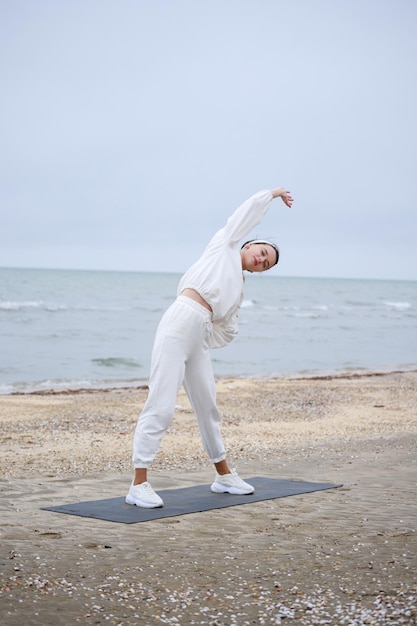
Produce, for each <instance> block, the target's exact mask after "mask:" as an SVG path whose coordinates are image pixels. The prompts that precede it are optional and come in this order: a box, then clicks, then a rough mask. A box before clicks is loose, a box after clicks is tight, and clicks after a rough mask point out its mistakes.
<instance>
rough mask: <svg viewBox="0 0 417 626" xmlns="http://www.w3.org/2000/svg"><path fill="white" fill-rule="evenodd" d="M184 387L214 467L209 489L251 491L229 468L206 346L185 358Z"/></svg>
mask: <svg viewBox="0 0 417 626" xmlns="http://www.w3.org/2000/svg"><path fill="white" fill-rule="evenodd" d="M184 388H185V390H186V392H187V395H188V397H189V399H190V402H191V405H192V407H193V409H194V412H195V414H196V416H197V420H198V425H199V427H200V433H201V438H202V440H203V444H204V447H205V449H206V451H207V454H208V455H209V457H210V460H211V461H212V463H214V466H215V468H216V476H215V479H214V482H213V484H212V485H211V491H214V492H215V493H231V494H240V495H243V494H251V493H253V492H254V488H253V486H252V485H250V484H249V483H247V482H245V481H244V480H242V479H241V478H240V477H239V476H238V474H237V473H236V471H235V470H233V471H230V468H229V466H228V463H227V461H226V452H225V449H224V445H223V440H222V436H221V433H220V422H221V418H220V414H219V411H218V409H217V405H216V384H215V380H214V376H213V370H212V365H211V361H210V354H209V351H208V350H207V349H206V348H201V349H200V350H198V351H196V352H195V353H194V354H193V356H192V358H190V359H189V360H188V361H187V364H186V369H185V375H184Z"/></svg>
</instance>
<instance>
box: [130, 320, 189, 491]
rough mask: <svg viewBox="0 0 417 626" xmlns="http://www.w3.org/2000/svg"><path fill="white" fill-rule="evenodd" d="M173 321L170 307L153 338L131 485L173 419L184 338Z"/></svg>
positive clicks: (140, 475) (144, 474) (138, 479)
mask: <svg viewBox="0 0 417 626" xmlns="http://www.w3.org/2000/svg"><path fill="white" fill-rule="evenodd" d="M175 320H176V316H175V314H173V311H171V310H169V314H168V315H167V314H166V315H165V316H164V318H163V319H162V321H161V324H160V325H159V327H158V331H157V334H156V337H155V344H154V348H153V351H152V362H151V372H150V377H149V395H148V399H147V401H146V403H145V406H144V407H143V410H142V413H141V415H140V417H139V420H138V423H137V426H136V431H135V436H134V442H133V465H134V468H135V478H134V484H138V483H140V482H145V481H146V479H147V472H146V470H147V467H148V465H150V463H151V462H152V461H153V459H154V458H155V455H156V453H157V451H158V448H159V445H160V443H161V439H162V437H163V435H164V433H165V432H166V430H167V428H168V426H169V424H170V422H171V420H172V416H173V414H174V410H175V402H176V398H177V394H178V391H179V389H180V387H181V384H182V381H183V378H184V370H185V360H186V352H187V341H186V340H184V339H183V338H181V337H179V336H178V334H179V333H178V328H177V326H178V324H177V326H176V321H175Z"/></svg>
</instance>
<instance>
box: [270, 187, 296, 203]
mask: <svg viewBox="0 0 417 626" xmlns="http://www.w3.org/2000/svg"><path fill="white" fill-rule="evenodd" d="M271 193H272V197H273V198H282V201H283V203H284V204H286V205H287V206H288V207H290V208H291V205H292V203H293V199H292V197H291V194H290V192H289V191H287V190H286V189H284V187H277V188H276V189H271Z"/></svg>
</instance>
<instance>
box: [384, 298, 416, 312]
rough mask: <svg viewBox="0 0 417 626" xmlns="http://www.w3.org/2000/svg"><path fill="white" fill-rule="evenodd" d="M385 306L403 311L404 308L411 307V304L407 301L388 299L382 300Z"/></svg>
mask: <svg viewBox="0 0 417 626" xmlns="http://www.w3.org/2000/svg"><path fill="white" fill-rule="evenodd" d="M384 304H385V306H389V307H391V308H393V309H397V310H398V311H405V310H406V309H410V308H411V304H410V303H409V302H390V301H389V300H388V301H386V302H384Z"/></svg>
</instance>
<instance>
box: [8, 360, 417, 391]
mask: <svg viewBox="0 0 417 626" xmlns="http://www.w3.org/2000/svg"><path fill="white" fill-rule="evenodd" d="M413 372H417V366H416V365H411V366H410V367H406V368H393V369H380V370H379V369H369V370H368V369H356V370H341V371H334V372H312V373H311V374H308V373H293V374H284V375H282V376H268V375H265V376H248V375H242V376H233V375H231V376H215V379H216V383H221V382H222V381H225V380H259V381H262V380H337V379H342V380H343V379H348V380H349V379H354V378H367V377H372V376H374V377H379V376H388V375H390V374H405V373H413ZM95 382H96V383H97V386H91V387H88V386H84V387H83V386H80V387H78V386H71V381H68V386H65V383H62V384H61V383H60V384H59V386H58V387H54V386H51V387H46V388H44V389H29V390H28V391H25V390H23V389H17V390H15V391H7V392H1V391H0V398H1V397H3V396H19V395H24V396H30V395H60V394H72V393H74V394H75V393H99V392H110V391H115V390H120V391H125V390H128V389H136V390H141V389H148V384H147V379H138V380H137V381H134V382H133V381H132V382H131V383H128V382H127V381H122V380H120V381H116V380H115V381H110V380H104V381H103V383H102V386H101V384H99V382H98V381H95ZM28 384H31V383H28ZM34 384H35V385H36V384H41V383H34Z"/></svg>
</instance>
